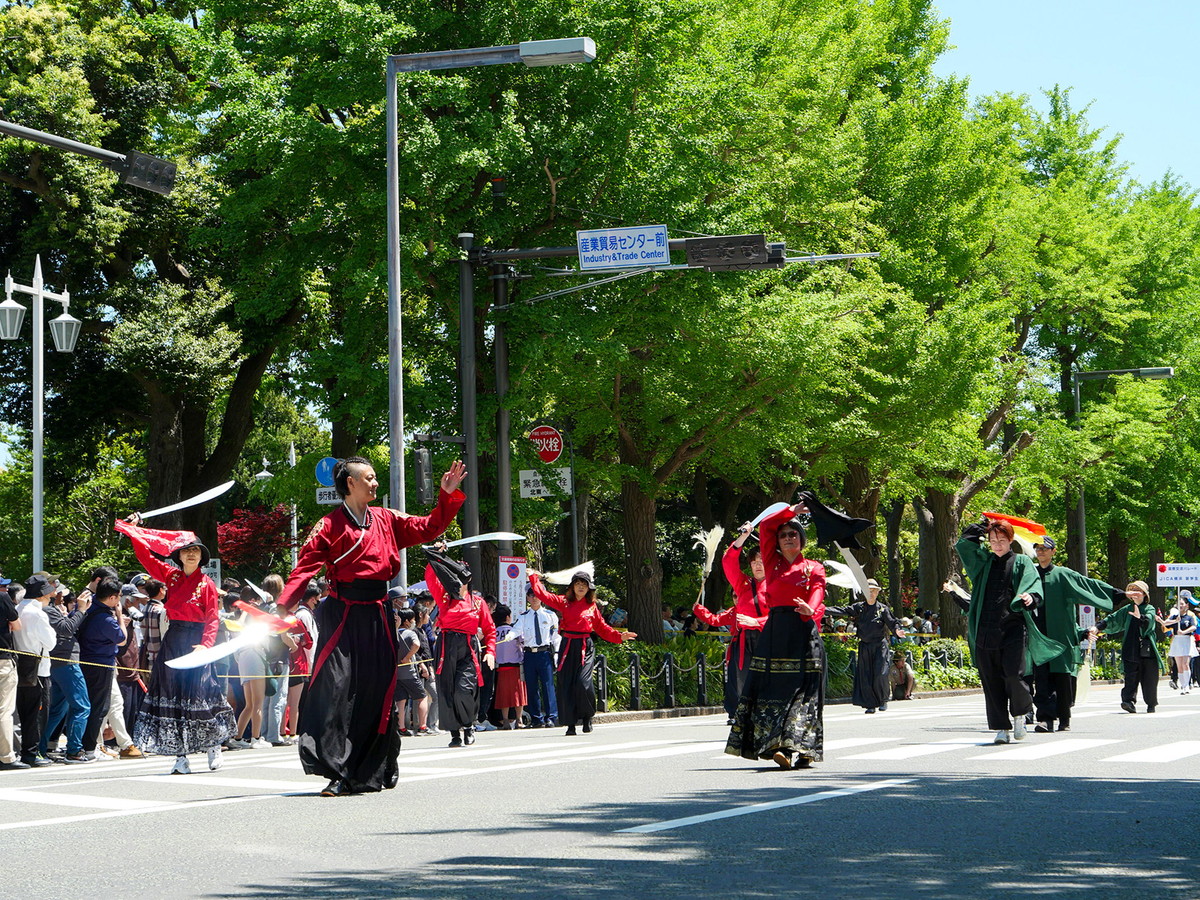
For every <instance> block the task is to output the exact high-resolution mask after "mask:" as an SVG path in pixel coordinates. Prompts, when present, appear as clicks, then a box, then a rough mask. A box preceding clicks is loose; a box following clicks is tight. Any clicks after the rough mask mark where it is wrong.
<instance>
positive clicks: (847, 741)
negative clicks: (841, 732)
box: [825, 737, 900, 750]
mask: <svg viewBox="0 0 1200 900" xmlns="http://www.w3.org/2000/svg"><path fill="white" fill-rule="evenodd" d="M898 740H900V738H894V737H869V738H838V739H837V740H835V741H826V742H825V749H826V750H849V749H850V748H851V747H869V746H871V745H872V744H890V743H892V742H893V741H898Z"/></svg>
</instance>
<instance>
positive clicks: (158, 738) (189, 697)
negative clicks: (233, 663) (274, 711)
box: [132, 622, 234, 756]
mask: <svg viewBox="0 0 1200 900" xmlns="http://www.w3.org/2000/svg"><path fill="white" fill-rule="evenodd" d="M203 634H204V625H203V623H201V622H172V623H171V625H170V627H169V628H168V629H167V634H166V636H165V637H164V638H163V642H162V650H161V651H160V652H159V654H158V656H157V657H156V658H155V660H154V668H153V669H152V670H151V673H150V689H149V692H148V693H147V694H146V699H145V700H144V701H143V703H142V708H141V710H140V711H139V712H138V717H137V721H136V722H135V723H134V725H133V735H132V737H133V742H134V743H135V744H137V745H138V746H139V747H140V748H141V749H142V751H143V752H145V753H156V754H158V755H160V756H186V755H187V754H189V753H199V752H202V751H204V750H208V749H211V748H212V747H219V746H221V744H223V743H224V742H225V741H226V740H228V738H229V736H230V735H231V734H233V728H234V722H233V710H232V709H230V708H229V704H228V703H227V702H226V701H225V687H224V685H223V684H222V683H221V682H220V681H219V680H218V679H217V678H216V676H215V675H214V674H213V667H212V666H198V667H197V668H195V669H172V668H171V667H170V666H168V665H167V660H170V659H177V658H179V657H180V656H183V655H184V654H186V653H191V652H192V649H193V647H194V646H195V645H196V644H199V643H200V642H201V638H202V636H203Z"/></svg>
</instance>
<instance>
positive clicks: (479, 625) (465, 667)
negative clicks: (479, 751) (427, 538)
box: [425, 544, 496, 747]
mask: <svg viewBox="0 0 1200 900" xmlns="http://www.w3.org/2000/svg"><path fill="white" fill-rule="evenodd" d="M444 549H445V545H444V544H439V545H438V548H437V549H430V548H428V547H426V548H425V556H426V557H428V559H429V564H428V565H427V566H425V584H426V585H427V586H428V588H429V592H430V593H431V594H433V599H434V601H435V602H436V603H437V606H438V620H437V621H438V625H439V626H440V627H441V629H442V636H441V638H440V639H439V640H438V652H437V694H438V723H439V727H440V728H442V729H444V730H447V731H449V732H450V746H451V747H461V746H463V745H464V744H468V745H470V744H473V743H475V721H476V720H477V719H478V718H479V684H480V682H481V681H483V670H482V669H481V668H480V666H479V641H478V640H477V639H476V635H477V634H478V632H479V631H481V630H482V631H483V642H484V648H485V651H484V654H483V662H484V664H485V665H487V667H488V668H489V669H494V668H496V625H495V623H494V622H493V621H492V612H491V610H490V609H488V605H487V603H486V602H484V599H483V598H482V597H480V596H479V595H478V594H475V593H472V591H471V570H470V569H468V568H467V566H466V563H462V562H459V561H457V560H453V559H450V558H449V557H448V556H446V555H445V553H443V552H442V551H443V550H444ZM460 732H461V734H460Z"/></svg>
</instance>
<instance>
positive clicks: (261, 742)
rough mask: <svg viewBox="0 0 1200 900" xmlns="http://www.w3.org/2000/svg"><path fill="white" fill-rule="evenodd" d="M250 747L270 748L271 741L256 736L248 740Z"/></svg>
mask: <svg viewBox="0 0 1200 900" xmlns="http://www.w3.org/2000/svg"><path fill="white" fill-rule="evenodd" d="M250 749H251V750H270V749H271V742H270V741H268V740H266V739H265V738H260V737H256V738H255V739H254V740H252V741H251V742H250Z"/></svg>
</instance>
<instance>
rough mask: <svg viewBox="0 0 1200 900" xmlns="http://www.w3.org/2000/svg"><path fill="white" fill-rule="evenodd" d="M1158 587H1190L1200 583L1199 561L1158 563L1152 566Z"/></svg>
mask: <svg viewBox="0 0 1200 900" xmlns="http://www.w3.org/2000/svg"><path fill="white" fill-rule="evenodd" d="M1154 570H1155V574H1156V575H1157V577H1158V580H1157V581H1156V582H1155V584H1157V585H1158V586H1159V587H1175V586H1177V585H1178V586H1181V587H1191V586H1192V585H1197V584H1200V563H1159V564H1158V565H1157V566H1155V567H1154Z"/></svg>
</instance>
